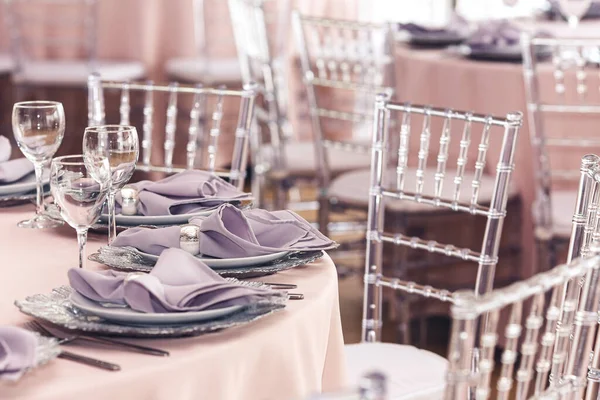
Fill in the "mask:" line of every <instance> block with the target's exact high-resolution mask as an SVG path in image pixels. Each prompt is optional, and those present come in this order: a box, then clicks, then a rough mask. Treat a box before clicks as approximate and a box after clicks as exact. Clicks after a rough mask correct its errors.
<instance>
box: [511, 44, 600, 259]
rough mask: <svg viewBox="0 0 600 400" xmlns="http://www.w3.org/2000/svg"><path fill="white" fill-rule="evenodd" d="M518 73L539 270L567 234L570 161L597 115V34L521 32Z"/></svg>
mask: <svg viewBox="0 0 600 400" xmlns="http://www.w3.org/2000/svg"><path fill="white" fill-rule="evenodd" d="M522 44H523V73H524V81H525V93H526V101H527V111H528V121H529V135H530V138H531V144H532V148H533V168H534V173H535V202H534V206H533V210H532V211H533V218H534V225H535V238H536V242H537V245H538V253H539V258H540V260H539V261H540V267H539V268H540V269H542V270H543V269H546V268H548V267H549V266H551V265H555V264H557V261H558V260H557V257H558V251H559V250H560V249H561V248H564V247H562V246H564V245H565V244H566V243H567V241H568V238H569V234H570V228H571V225H570V220H569V219H568V215H565V213H564V212H563V210H564V209H565V208H567V209H570V208H571V207H572V205H573V201H574V199H575V198H576V195H575V188H574V187H570V184H573V183H574V182H575V181H576V179H577V177H578V174H577V172H576V164H574V163H569V162H568V160H575V159H578V158H579V157H580V155H581V154H582V153H583V152H585V151H586V150H585V149H586V148H588V147H590V146H599V145H600V139H598V138H597V137H596V136H595V135H596V134H595V132H596V125H597V123H598V121H599V118H598V117H599V116H600V96H599V95H598V87H600V80H599V79H598V76H597V75H598V73H597V66H598V57H599V52H598V48H599V47H600V38H596V39H566V38H564V39H559V38H548V37H535V36H531V35H529V34H524V35H523V38H522Z"/></svg>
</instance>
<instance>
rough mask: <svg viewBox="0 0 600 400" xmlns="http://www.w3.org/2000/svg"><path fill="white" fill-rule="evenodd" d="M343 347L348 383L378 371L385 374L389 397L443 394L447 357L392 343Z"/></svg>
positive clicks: (413, 399) (414, 399)
mask: <svg viewBox="0 0 600 400" xmlns="http://www.w3.org/2000/svg"><path fill="white" fill-rule="evenodd" d="M344 350H345V353H346V370H347V373H348V379H349V385H353V386H356V385H357V384H358V382H359V381H360V378H361V377H362V376H363V375H364V374H366V373H369V372H372V371H378V372H381V373H383V374H384V375H385V376H386V378H387V392H388V393H387V397H386V398H387V399H389V400H398V399H402V400H405V399H407V400H408V399H410V400H421V399H422V400H425V399H427V400H435V399H442V398H444V388H445V386H446V370H447V368H448V361H447V360H446V359H445V358H443V357H440V356H438V355H437V354H435V353H432V352H430V351H426V350H420V349H417V348H416V347H413V346H407V345H400V344H393V343H358V344H349V345H346V346H344Z"/></svg>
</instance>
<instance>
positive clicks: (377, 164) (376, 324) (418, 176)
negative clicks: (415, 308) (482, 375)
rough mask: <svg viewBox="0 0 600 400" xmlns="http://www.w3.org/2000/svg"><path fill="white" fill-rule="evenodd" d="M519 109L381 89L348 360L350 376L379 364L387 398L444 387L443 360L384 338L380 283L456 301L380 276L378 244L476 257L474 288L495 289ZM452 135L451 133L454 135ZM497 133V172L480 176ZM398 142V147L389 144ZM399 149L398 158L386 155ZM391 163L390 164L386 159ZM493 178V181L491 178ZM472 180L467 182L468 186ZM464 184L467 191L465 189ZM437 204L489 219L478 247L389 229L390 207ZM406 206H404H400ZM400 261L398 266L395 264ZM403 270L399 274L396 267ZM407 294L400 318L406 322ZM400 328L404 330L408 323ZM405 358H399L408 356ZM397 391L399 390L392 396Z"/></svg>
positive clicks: (473, 259)
mask: <svg viewBox="0 0 600 400" xmlns="http://www.w3.org/2000/svg"><path fill="white" fill-rule="evenodd" d="M392 113H400V114H401V115H402V117H401V118H400V120H401V125H400V129H399V132H396V131H394V133H393V134H395V135H397V136H399V138H398V139H399V140H398V141H395V140H393V134H392V133H391V132H390V126H389V125H390V120H391V114H392ZM419 115H421V116H423V128H422V130H421V134H420V136H419V143H420V146H419V151H418V153H417V168H416V169H412V170H411V169H409V168H408V165H409V144H410V136H411V119H412V118H415V117H416V116H419ZM521 118H522V116H521V114H520V113H510V114H508V115H507V116H506V118H505V119H501V118H495V117H492V116H482V115H475V114H471V113H462V112H456V111H451V110H440V109H435V108H431V107H424V106H416V105H409V104H398V103H392V102H390V101H389V96H387V95H385V94H381V95H379V96H378V97H377V100H376V103H375V121H374V124H373V126H374V131H375V132H374V135H373V141H372V146H371V148H372V161H371V181H370V190H369V208H368V210H369V211H368V212H369V217H368V231H367V257H366V262H365V275H364V282H365V292H364V299H363V302H364V303H363V304H364V305H363V321H362V342H361V343H359V344H353V345H347V346H346V359H347V362H348V371H349V375H350V377H351V379H357V378H358V377H359V376H360V375H361V374H362V373H363V372H364V370H363V368H369V369H370V368H379V369H380V370H381V371H382V372H383V373H384V374H386V375H387V376H388V378H389V380H390V393H391V394H393V396H392V398H397V397H400V396H401V395H407V394H414V393H415V392H419V393H421V395H423V396H425V397H423V398H434V397H435V396H438V397H439V394H440V393H442V392H443V388H444V371H445V368H446V362H445V360H444V359H442V358H441V357H439V356H436V355H435V354H433V353H430V352H426V351H422V350H417V349H415V348H414V347H411V346H406V345H397V344H390V343H381V330H382V303H383V294H382V288H383V287H388V288H391V289H395V292H396V293H399V294H402V295H403V296H406V295H407V294H413V295H418V296H419V297H422V298H432V299H437V300H441V301H442V302H450V303H452V302H453V301H454V296H453V294H452V292H451V291H449V290H437V289H434V288H432V287H431V286H428V285H421V284H417V283H415V282H406V281H405V280H402V279H401V278H402V277H401V276H400V277H398V276H396V277H394V278H389V277H386V276H384V275H383V244H384V243H390V244H393V245H396V246H407V247H410V248H413V249H418V250H424V251H426V252H428V253H433V254H440V255H444V256H448V257H451V258H456V259H462V260H464V261H470V262H475V263H477V264H478V270H477V277H476V279H475V293H477V294H478V295H482V294H485V293H487V292H489V291H490V290H491V289H492V286H493V283H494V275H495V267H496V264H497V262H498V250H499V245H500V237H501V234H502V225H503V221H504V218H505V215H506V204H507V201H508V197H509V183H510V177H511V173H512V171H513V168H514V153H515V142H516V138H517V133H518V130H519V127H520V126H521ZM436 119H438V120H440V119H441V120H442V121H443V126H442V130H441V134H440V137H439V143H440V147H439V151H438V153H437V159H436V167H435V169H428V168H427V159H428V156H429V152H430V151H429V150H428V149H429V147H430V144H431V143H430V142H431V137H432V131H433V128H432V127H433V126H434V120H436ZM453 122H454V123H457V122H458V123H460V122H462V129H461V131H460V133H459V135H460V136H459V138H460V141H459V154H458V156H457V160H456V163H457V166H456V170H455V171H451V170H449V169H448V166H449V165H448V164H449V162H448V161H449V150H450V148H451V144H452V142H453V139H454V138H455V137H456V135H455V134H454V133H455V132H453V130H452V126H451V125H452V123H453ZM478 127H481V132H482V135H481V139H480V141H479V143H478V144H479V145H478V147H477V159H476V162H475V163H474V168H475V171H474V172H473V173H471V172H470V171H467V168H466V167H467V166H468V163H467V158H468V154H469V152H468V150H469V145H470V142H471V140H472V137H474V133H475V130H476V129H477V128H478ZM454 140H456V139H454ZM497 140H501V145H500V146H499V148H500V150H501V152H500V155H499V161H498V164H497V167H496V171H495V178H490V177H488V178H487V179H485V174H484V171H485V169H486V164H487V152H488V148H489V144H490V142H494V143H495V142H496V141H497ZM394 143H398V145H397V146H398V147H396V146H395V145H393V144H394ZM394 153H395V154H397V155H398V157H397V159H396V160H394V159H393V157H390V155H391V154H394ZM390 164H391V165H390ZM490 179H491V180H490ZM467 185H468V186H469V188H468V189H466V188H465V186H467ZM463 189H466V190H463ZM408 205H414V206H415V207H416V206H420V207H423V206H426V205H430V206H434V207H437V208H440V209H447V210H450V211H453V212H463V213H468V214H472V215H478V216H481V217H485V218H486V227H485V231H484V234H483V240H482V242H481V248H480V251H479V252H477V251H474V250H472V249H470V248H458V247H456V246H454V245H448V244H442V243H438V242H436V241H433V240H424V239H422V238H419V237H409V236H407V235H405V234H403V233H395V234H391V233H388V232H386V230H385V228H386V225H385V219H386V216H389V215H390V214H389V213H388V212H387V211H388V210H389V209H390V208H392V207H396V208H397V209H400V208H399V207H406V206H408ZM405 209H406V208H405ZM401 268H402V266H401V267H400V269H401ZM401 275H402V274H401ZM408 300H409V299H406V298H404V301H403V302H402V303H403V305H404V306H405V308H404V314H403V315H402V316H401V317H402V323H403V324H404V325H407V324H408V321H410V315H409V312H408ZM403 329H405V330H407V327H406V326H405V327H404V328H403ZM408 359H410V360H411V362H410V363H402V362H399V360H408ZM394 396H396V397H394Z"/></svg>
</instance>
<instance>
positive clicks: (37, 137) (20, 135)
mask: <svg viewBox="0 0 600 400" xmlns="http://www.w3.org/2000/svg"><path fill="white" fill-rule="evenodd" d="M12 128H13V133H14V136H15V140H16V141H17V145H18V146H19V149H20V150H21V152H22V153H23V154H24V155H25V157H27V159H28V160H29V161H31V162H32V163H33V165H34V167H35V180H36V188H37V195H36V205H37V207H36V214H35V217H33V218H32V219H30V220H28V221H21V222H19V224H18V226H19V227H20V228H54V227H57V226H60V225H62V224H63V222H62V221H59V220H57V219H54V218H52V217H51V216H49V215H48V214H46V213H45V209H44V202H43V197H44V183H43V177H44V174H43V172H44V164H45V163H47V162H48V161H50V159H52V156H54V153H56V151H57V150H58V148H59V146H60V144H61V142H62V139H63V136H64V134H65V111H64V109H63V106H62V104H61V103H58V102H56V101H24V102H20V103H16V104H15V105H14V107H13V112H12Z"/></svg>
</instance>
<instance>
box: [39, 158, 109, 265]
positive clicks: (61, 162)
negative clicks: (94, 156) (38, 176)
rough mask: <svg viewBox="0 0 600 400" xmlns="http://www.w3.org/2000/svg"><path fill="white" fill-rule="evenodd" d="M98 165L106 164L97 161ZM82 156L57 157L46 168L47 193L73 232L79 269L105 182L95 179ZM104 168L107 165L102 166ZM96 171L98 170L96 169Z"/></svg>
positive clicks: (106, 186)
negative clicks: (48, 174) (74, 232)
mask: <svg viewBox="0 0 600 400" xmlns="http://www.w3.org/2000/svg"><path fill="white" fill-rule="evenodd" d="M97 163H99V164H104V163H107V161H106V160H104V161H97ZM87 165H89V162H88V163H86V162H85V160H84V158H83V156H82V155H73V156H63V157H57V158H55V159H53V160H52V164H51V167H50V190H51V191H52V196H53V197H54V202H55V203H56V205H57V206H58V208H59V210H60V215H61V217H62V218H63V219H64V220H65V221H66V222H67V224H69V225H71V226H72V227H73V228H74V229H75V231H77V243H78V244H79V268H83V263H84V251H85V244H86V242H87V231H88V229H89V227H90V226H92V225H93V224H94V223H95V222H96V221H97V220H98V218H100V213H101V212H102V207H103V206H104V201H105V200H106V195H107V193H108V188H109V182H108V180H107V179H105V180H104V181H101V180H98V179H97V178H96V176H95V175H94V174H92V173H91V172H90V169H88V168H87ZM104 168H105V169H108V166H105V167H104ZM98 169H102V167H101V166H98Z"/></svg>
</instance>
